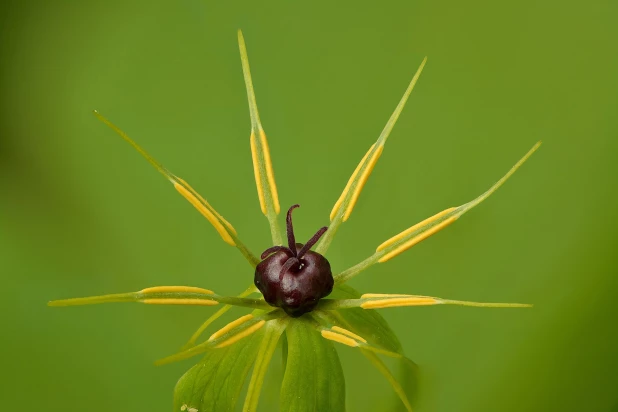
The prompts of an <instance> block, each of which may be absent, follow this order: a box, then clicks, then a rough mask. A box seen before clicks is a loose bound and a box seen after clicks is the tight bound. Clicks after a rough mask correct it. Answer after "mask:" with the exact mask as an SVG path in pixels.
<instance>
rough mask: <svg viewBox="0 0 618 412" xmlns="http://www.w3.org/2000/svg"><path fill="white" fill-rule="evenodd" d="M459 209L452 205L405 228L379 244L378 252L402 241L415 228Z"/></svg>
mask: <svg viewBox="0 0 618 412" xmlns="http://www.w3.org/2000/svg"><path fill="white" fill-rule="evenodd" d="M455 209H457V208H456V207H451V208H449V209H446V210H443V211H441V212H440V213H436V214H435V215H433V216H431V217H428V218H427V219H425V220H423V221H422V222H419V223H417V224H415V225H414V226H412V227H411V228H409V229H406V230H404V231H403V232H401V233H400V234H398V235H396V236H393V237H392V238H390V239H388V240H387V241H386V242H384V243H382V244H381V245H380V246H378V248H377V249H376V252H379V251H381V250H384V249H386V248H387V247H388V246H390V245H392V244H393V243H395V242H398V241H400V240H401V239H403V238H404V237H406V236H408V235H410V234H412V233H414V231H415V230H417V229H419V228H421V227H423V226H425V225H428V224H429V223H431V222H434V221H436V220H438V219H440V218H441V217H442V216H444V215H446V214H448V213H450V212H452V211H453V210H455Z"/></svg>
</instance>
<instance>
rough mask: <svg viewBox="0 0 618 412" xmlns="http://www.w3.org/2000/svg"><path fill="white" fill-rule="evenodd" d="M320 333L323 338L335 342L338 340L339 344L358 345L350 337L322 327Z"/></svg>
mask: <svg viewBox="0 0 618 412" xmlns="http://www.w3.org/2000/svg"><path fill="white" fill-rule="evenodd" d="M320 334H321V335H322V337H323V338H325V339H328V340H332V341H335V342H339V343H341V344H344V345H347V346H351V347H353V348H355V347H357V346H358V342H357V341H355V340H354V339H352V338H349V337H347V336H345V335H342V334H340V333H335V332H331V331H330V330H326V329H323V330H322V331H321V332H320Z"/></svg>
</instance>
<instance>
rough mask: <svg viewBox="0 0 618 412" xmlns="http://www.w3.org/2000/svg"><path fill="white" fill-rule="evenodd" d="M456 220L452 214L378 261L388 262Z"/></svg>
mask: <svg viewBox="0 0 618 412" xmlns="http://www.w3.org/2000/svg"><path fill="white" fill-rule="evenodd" d="M455 220H457V217H456V216H451V217H449V218H448V219H445V220H443V221H442V222H440V223H438V224H437V225H435V226H434V227H432V228H431V229H429V230H427V231H425V232H423V233H421V234H419V235H418V236H415V237H413V238H412V239H410V240H408V241H407V242H406V243H404V244H402V245H401V246H399V247H397V248H396V249H395V250H393V251H391V252H389V253H387V254H386V255H384V256H382V257H381V258H380V259H378V262H380V263H383V262H386V261H387V260H389V259H392V258H394V257H395V256H397V255H398V254H400V253H402V252H405V251H406V250H408V249H410V248H411V247H412V246H414V245H416V244H417V243H420V242H422V241H423V240H425V239H427V238H428V237H429V236H431V235H433V234H435V233H437V232H439V231H440V230H442V229H444V228H445V227H447V226H448V225H450V224H451V223H453V222H454V221H455Z"/></svg>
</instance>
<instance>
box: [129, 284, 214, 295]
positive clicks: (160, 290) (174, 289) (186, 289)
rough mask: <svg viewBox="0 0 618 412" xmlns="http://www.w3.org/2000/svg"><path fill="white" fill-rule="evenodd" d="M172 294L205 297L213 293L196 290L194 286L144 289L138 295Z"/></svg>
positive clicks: (205, 290)
mask: <svg viewBox="0 0 618 412" xmlns="http://www.w3.org/2000/svg"><path fill="white" fill-rule="evenodd" d="M173 292H186V293H204V294H206V295H214V293H215V292H213V291H212V290H208V289H202V288H196V287H194V286H155V287H152V288H146V289H142V290H140V293H173Z"/></svg>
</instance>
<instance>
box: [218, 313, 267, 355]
mask: <svg viewBox="0 0 618 412" xmlns="http://www.w3.org/2000/svg"><path fill="white" fill-rule="evenodd" d="M265 323H266V321H265V320H261V321H259V322H258V323H256V324H255V325H253V326H250V327H248V328H247V329H245V330H243V331H242V332H240V333H238V334H236V335H234V336H232V337H231V338H229V339H228V340H225V341H223V342H221V343H220V344H218V345H217V346H215V348H217V349H219V348H224V347H226V346H230V345H232V344H234V343H236V342H238V341H239V340H241V339H242V338H245V337H247V336H249V335H251V334H252V333H253V332H256V331H257V330H259V329H260V328H261V327H262V326H264V324H265Z"/></svg>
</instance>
